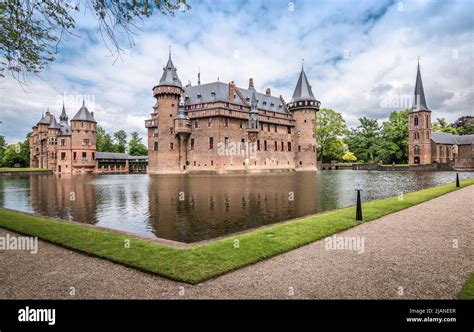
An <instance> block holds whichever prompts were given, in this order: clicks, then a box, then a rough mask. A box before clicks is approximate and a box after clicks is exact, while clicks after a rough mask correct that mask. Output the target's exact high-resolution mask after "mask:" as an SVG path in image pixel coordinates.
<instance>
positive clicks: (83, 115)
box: [71, 101, 96, 122]
mask: <svg viewBox="0 0 474 332" xmlns="http://www.w3.org/2000/svg"><path fill="white" fill-rule="evenodd" d="M71 121H90V122H96V121H95V120H94V116H93V115H92V113H91V112H89V110H88V109H87V107H86V104H85V102H84V101H83V102H82V107H81V108H80V109H79V111H77V113H76V115H74V117H73V118H72V120H71Z"/></svg>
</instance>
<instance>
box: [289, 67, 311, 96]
mask: <svg viewBox="0 0 474 332" xmlns="http://www.w3.org/2000/svg"><path fill="white" fill-rule="evenodd" d="M303 61H304V60H303ZM300 100H316V98H314V95H313V91H312V90H311V85H310V84H309V82H308V78H307V77H306V73H305V72H304V68H303V62H302V63H301V73H300V77H299V78H298V83H296V88H295V91H294V92H293V98H292V100H291V102H295V101H300Z"/></svg>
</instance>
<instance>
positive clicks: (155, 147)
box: [153, 142, 158, 151]
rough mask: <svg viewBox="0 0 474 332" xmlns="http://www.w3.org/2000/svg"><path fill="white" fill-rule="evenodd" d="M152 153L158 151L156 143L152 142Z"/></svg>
mask: <svg viewBox="0 0 474 332" xmlns="http://www.w3.org/2000/svg"><path fill="white" fill-rule="evenodd" d="M153 143H154V144H153V151H158V142H153Z"/></svg>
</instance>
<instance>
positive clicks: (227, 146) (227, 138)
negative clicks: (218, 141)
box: [224, 137, 229, 150]
mask: <svg viewBox="0 0 474 332" xmlns="http://www.w3.org/2000/svg"><path fill="white" fill-rule="evenodd" d="M224 147H225V149H226V150H227V149H228V148H229V137H224Z"/></svg>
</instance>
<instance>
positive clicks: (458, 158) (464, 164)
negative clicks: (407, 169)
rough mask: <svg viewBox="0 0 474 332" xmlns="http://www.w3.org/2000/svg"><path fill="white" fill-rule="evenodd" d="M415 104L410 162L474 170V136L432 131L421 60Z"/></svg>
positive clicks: (411, 117) (410, 118)
mask: <svg viewBox="0 0 474 332" xmlns="http://www.w3.org/2000/svg"><path fill="white" fill-rule="evenodd" d="M414 94H415V97H414V101H413V107H412V109H411V110H410V113H409V114H408V148H409V151H408V156H409V157H408V162H409V164H417V165H428V164H439V165H440V166H443V165H445V166H448V167H446V169H451V168H454V169H457V170H468V169H474V135H462V136H461V135H452V134H448V133H441V132H433V131H432V128H431V110H430V109H429V108H428V106H427V104H426V98H425V92H424V89H423V82H422V80H421V72H420V64H419V63H418V68H417V73H416V83H415V93H414Z"/></svg>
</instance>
